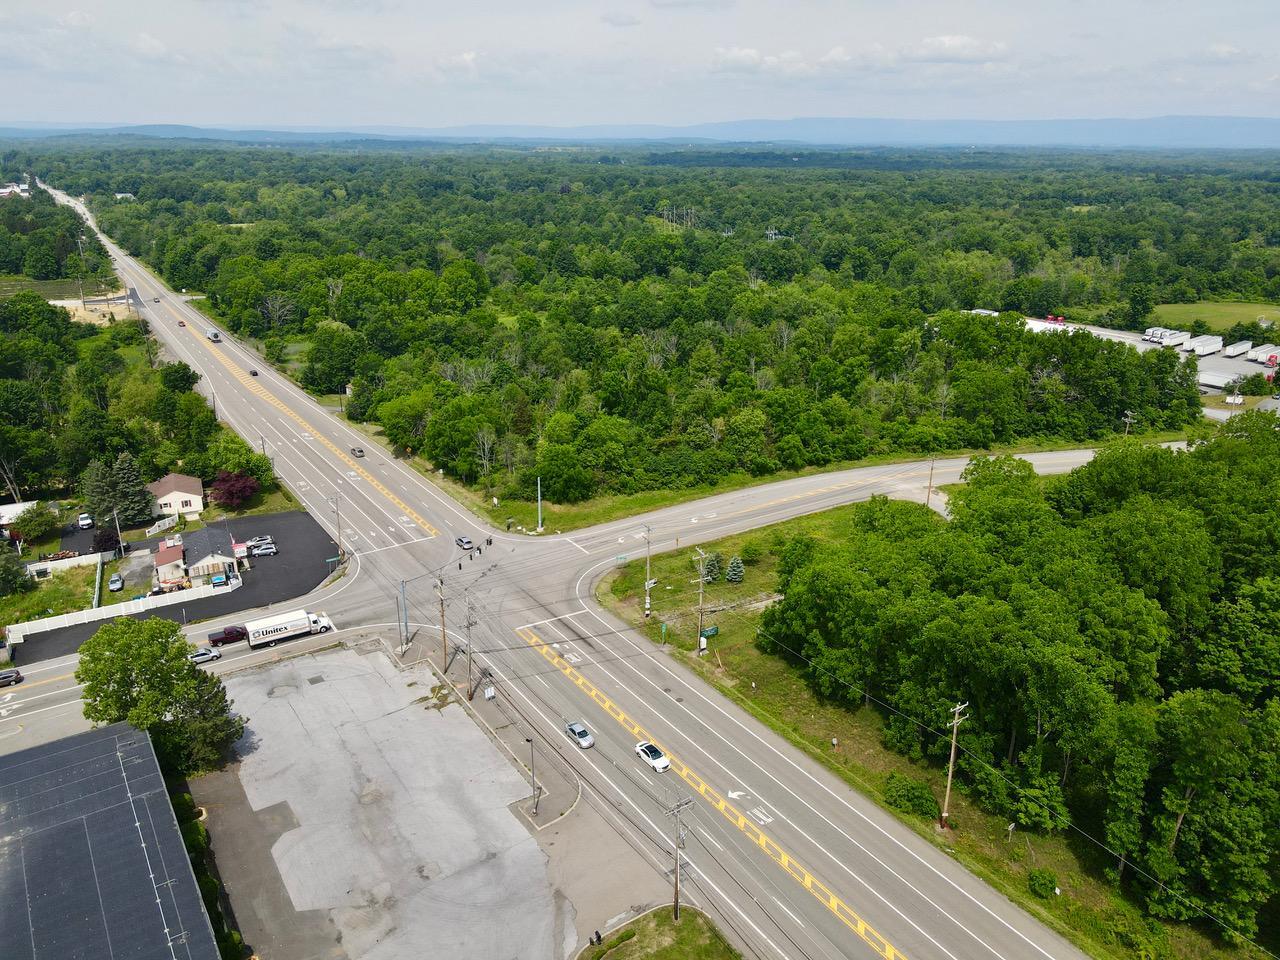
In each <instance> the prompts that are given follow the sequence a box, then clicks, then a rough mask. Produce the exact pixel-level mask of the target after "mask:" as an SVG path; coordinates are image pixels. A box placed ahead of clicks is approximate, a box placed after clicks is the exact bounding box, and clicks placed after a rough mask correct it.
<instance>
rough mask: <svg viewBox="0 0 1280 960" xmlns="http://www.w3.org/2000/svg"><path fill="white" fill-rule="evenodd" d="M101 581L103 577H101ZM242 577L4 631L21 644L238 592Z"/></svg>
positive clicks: (13, 641)
mask: <svg viewBox="0 0 1280 960" xmlns="http://www.w3.org/2000/svg"><path fill="white" fill-rule="evenodd" d="M98 579H99V582H101V579H102V578H101V577H99V578H98ZM243 582H244V581H243V580H241V579H240V578H239V577H237V578H236V579H234V580H232V581H231V582H230V583H228V584H226V585H225V586H220V587H214V586H210V585H209V584H205V585H204V586H200V587H192V588H191V589H190V590H175V591H174V592H173V593H162V594H160V595H159V596H155V597H143V598H142V599H141V600H126V601H124V602H123V603H113V604H111V605H110V606H106V607H97V608H96V609H93V610H78V611H76V612H75V613H64V614H61V615H60V616H56V617H45V618H43V619H41V620H28V621H26V622H25V623H11V624H9V626H8V627H6V628H5V640H6V641H7V642H8V643H9V644H11V645H12V644H15V643H22V642H23V641H24V640H26V638H27V636H28V635H29V634H32V633H44V632H45V631H46V630H61V629H62V628H63V627H73V626H75V625H77V624H80V623H93V622H94V621H95V620H114V619H115V618H116V617H127V616H130V615H131V614H135V613H142V612H143V611H145V610H154V609H155V608H156V607H172V606H176V605H177V604H179V603H186V602H187V601H189V600H200V599H202V598H204V597H212V596H213V595H214V594H219V593H226V592H227V591H228V590H238V589H240V586H241V585H242V584H243Z"/></svg>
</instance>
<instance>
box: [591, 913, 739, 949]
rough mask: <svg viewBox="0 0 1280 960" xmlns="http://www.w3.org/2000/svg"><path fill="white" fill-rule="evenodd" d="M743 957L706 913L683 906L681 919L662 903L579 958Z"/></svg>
mask: <svg viewBox="0 0 1280 960" xmlns="http://www.w3.org/2000/svg"><path fill="white" fill-rule="evenodd" d="M606 957H607V958H608V960H742V954H740V953H739V952H738V951H737V950H735V949H733V947H731V946H730V945H729V943H728V941H726V940H725V938H724V937H722V936H721V935H720V931H718V930H717V929H716V928H715V925H714V924H712V922H711V921H710V920H709V919H708V918H707V916H706V914H704V913H702V912H700V911H698V910H691V909H689V908H688V907H684V906H682V907H681V909H680V920H679V922H676V921H675V920H673V919H672V917H671V909H670V908H669V907H660V908H659V909H657V910H652V911H650V912H649V913H646V914H645V915H644V916H642V917H637V918H636V919H635V920H632V921H631V922H630V923H628V924H626V925H625V926H623V927H620V928H619V929H617V930H615V931H613V933H612V934H610V935H609V936H608V937H606V938H605V940H604V943H602V944H600V945H599V946H590V947H587V948H586V949H585V950H583V951H582V952H581V953H580V954H578V960H605V958H606Z"/></svg>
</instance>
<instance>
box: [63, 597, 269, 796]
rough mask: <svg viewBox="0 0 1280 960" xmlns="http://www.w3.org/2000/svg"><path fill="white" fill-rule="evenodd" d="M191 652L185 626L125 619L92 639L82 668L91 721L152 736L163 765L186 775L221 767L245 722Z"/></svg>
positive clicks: (84, 650)
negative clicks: (126, 725) (128, 727)
mask: <svg viewBox="0 0 1280 960" xmlns="http://www.w3.org/2000/svg"><path fill="white" fill-rule="evenodd" d="M190 653H191V645H190V644H188V643H187V641H186V638H185V637H183V635H182V628H181V626H180V625H179V624H176V623H174V622H173V621H171V620H163V619H161V618H160V617H151V618H149V619H146V620H134V619H131V618H129V617H120V618H119V619H116V620H113V621H111V622H110V623H108V624H106V625H105V626H103V627H100V628H99V629H98V632H97V633H95V634H94V635H93V636H92V637H90V638H89V639H88V640H87V641H85V643H84V645H83V646H82V647H81V648H80V663H79V665H78V666H77V667H76V680H77V682H79V683H82V684H84V715H85V718H86V719H88V720H91V721H92V722H94V723H117V722H120V721H124V722H127V723H131V724H133V726H135V727H137V728H138V729H140V730H146V731H148V732H150V734H151V738H152V741H153V742H154V744H155V748H156V756H157V757H158V758H159V760H160V765H161V767H162V768H164V770H165V772H166V773H168V774H171V775H178V776H185V775H188V774H192V773H198V772H200V771H202V770H207V769H209V768H211V767H213V766H214V765H216V764H217V763H218V761H219V760H220V759H221V758H222V757H223V756H224V755H225V754H226V752H227V750H228V749H229V748H230V747H231V745H232V744H233V743H235V741H236V740H238V739H239V738H240V736H241V735H242V734H243V733H244V723H245V721H244V718H243V717H238V716H235V715H234V714H233V713H232V711H231V701H230V700H228V699H227V693H226V690H225V689H224V688H223V686H222V681H221V680H220V679H218V677H217V676H215V675H214V674H211V673H207V672H206V671H204V670H201V669H200V668H199V667H198V666H197V665H196V664H194V663H192V662H191V661H190V659H188V655H189V654H190Z"/></svg>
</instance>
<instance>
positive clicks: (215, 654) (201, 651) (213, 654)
mask: <svg viewBox="0 0 1280 960" xmlns="http://www.w3.org/2000/svg"><path fill="white" fill-rule="evenodd" d="M187 659H188V660H190V661H191V662H192V663H212V662H213V661H214V660H221V659H222V651H221V650H215V649H214V648H213V647H196V648H195V649H194V650H192V651H191V652H190V653H188V654H187Z"/></svg>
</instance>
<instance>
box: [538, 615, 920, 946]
mask: <svg viewBox="0 0 1280 960" xmlns="http://www.w3.org/2000/svg"><path fill="white" fill-rule="evenodd" d="M516 634H517V635H518V636H519V637H520V638H521V639H523V640H524V641H525V643H527V644H529V646H531V647H533V648H534V649H535V650H537V651H538V652H539V653H541V654H542V656H543V658H544V659H545V660H546V661H547V662H548V663H550V664H551V665H552V666H554V667H555V668H556V669H557V670H559V671H560V672H561V673H563V674H564V675H565V676H566V677H568V678H569V680H570V681H571V682H572V683H573V684H574V685H575V686H577V687H578V689H580V690H581V691H582V692H583V693H585V694H586V695H587V696H588V697H590V698H591V699H592V700H594V701H595V702H596V704H597V705H598V706H599V707H600V708H601V709H603V710H604V711H605V713H607V714H609V716H611V717H613V719H614V720H616V721H617V722H618V723H619V724H621V726H622V728H623V729H624V730H626V731H627V732H628V733H630V734H631V735H632V736H634V737H635V738H636V739H638V740H649V741H651V742H653V743H658V741H656V740H654V738H653V737H652V736H651V735H650V734H649V733H648V732H646V731H645V729H644V728H643V727H642V726H640V724H638V723H636V722H635V721H634V720H632V719H631V718H630V717H629V716H627V714H626V713H625V712H623V710H622V708H621V707H619V706H618V705H617V704H616V703H614V702H613V701H612V700H610V699H609V698H608V697H607V696H605V695H604V694H603V693H601V692H600V690H599V688H598V687H596V685H595V684H593V683H592V682H591V681H590V680H588V679H587V678H586V677H584V676H583V675H582V673H581V672H580V671H578V670H576V669H575V668H574V667H573V665H572V664H570V663H569V662H568V661H567V660H565V659H564V658H563V657H562V656H560V655H559V654H558V653H556V652H555V651H554V650H553V649H551V647H550V646H549V645H548V644H547V642H546V641H545V640H543V639H542V638H541V637H539V636H538V635H537V634H536V633H534V632H533V631H532V630H530V629H528V628H527V627H526V628H522V629H520V630H517V631H516ZM658 746H659V747H662V744H660V743H658ZM662 752H663V753H665V754H666V755H667V759H668V760H670V761H671V769H672V770H674V771H675V772H676V773H677V774H678V775H679V776H680V779H682V780H683V781H684V782H685V783H687V784H689V786H690V787H692V788H693V789H694V791H695V792H696V793H697V794H698V796H700V797H701V798H702V799H703V800H705V801H706V802H707V803H708V804H710V805H711V806H712V807H714V808H715V809H716V810H717V811H719V813H720V815H721V816H722V817H724V818H725V819H726V820H728V821H729V822H730V823H731V824H733V825H734V826H735V827H737V828H738V829H739V830H740V831H741V832H742V833H743V834H745V835H746V836H747V837H748V838H750V840H751V842H752V843H754V844H755V845H756V846H758V847H759V848H760V849H761V850H762V851H764V853H765V855H766V856H767V857H768V858H769V859H770V860H772V861H773V862H774V863H775V864H777V865H778V866H779V867H781V868H782V869H783V870H784V871H785V872H786V874H787V875H788V876H789V877H791V879H792V880H795V881H796V882H797V883H798V884H800V885H801V886H802V887H804V889H806V890H807V891H809V893H810V894H812V895H813V896H814V898H815V899H817V901H818V902H819V903H821V904H822V905H823V906H824V907H826V908H827V909H828V910H830V911H831V912H832V913H833V914H835V916H836V917H837V918H838V919H839V920H840V922H841V923H843V924H844V925H845V926H846V927H848V928H849V929H850V930H852V931H853V932H854V933H856V934H857V935H858V936H859V937H861V938H862V940H863V941H864V942H865V943H866V944H867V946H869V947H870V948H871V949H872V950H873V951H874V952H875V953H876V955H877V956H879V957H883V958H884V960H905V956H904V954H903V953H902V952H901V951H899V950H898V949H897V948H896V947H894V946H893V944H891V943H889V941H888V940H886V939H885V938H884V937H882V936H881V935H880V934H879V933H877V932H876V930H875V928H874V927H872V926H871V925H870V924H869V923H867V921H865V920H863V919H862V917H860V916H859V915H858V914H857V912H856V911H854V909H853V908H852V907H850V906H849V905H848V904H847V903H845V902H844V901H843V900H841V899H840V898H839V897H838V896H836V895H835V894H834V893H832V892H831V890H829V889H828V888H827V887H826V886H825V885H824V884H823V883H822V881H820V880H819V879H818V878H817V877H815V876H814V875H813V874H812V873H810V872H809V871H808V870H807V869H806V868H805V867H804V866H802V865H801V864H800V862H799V861H798V860H796V858H795V857H793V856H791V854H789V853H787V852H786V851H785V850H783V849H782V847H780V846H778V844H777V843H775V842H774V841H773V840H772V839H771V838H770V837H769V836H768V835H767V834H766V833H765V832H764V831H763V830H761V829H760V827H759V826H758V825H757V824H756V823H755V821H753V820H751V819H750V818H749V817H748V816H747V815H746V814H744V813H742V811H740V810H738V808H737V807H735V806H734V805H733V804H732V803H730V802H729V801H728V800H726V799H725V798H724V797H723V796H721V795H720V794H719V792H717V791H716V789H715V788H714V787H712V786H710V785H709V784H708V783H707V782H706V781H705V780H703V779H702V777H700V776H698V775H697V774H696V773H694V772H693V770H692V769H691V768H690V767H689V765H688V764H687V763H685V762H684V761H683V760H680V759H679V758H677V757H674V756H672V755H671V752H670V751H669V750H667V749H666V748H665V747H662Z"/></svg>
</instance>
